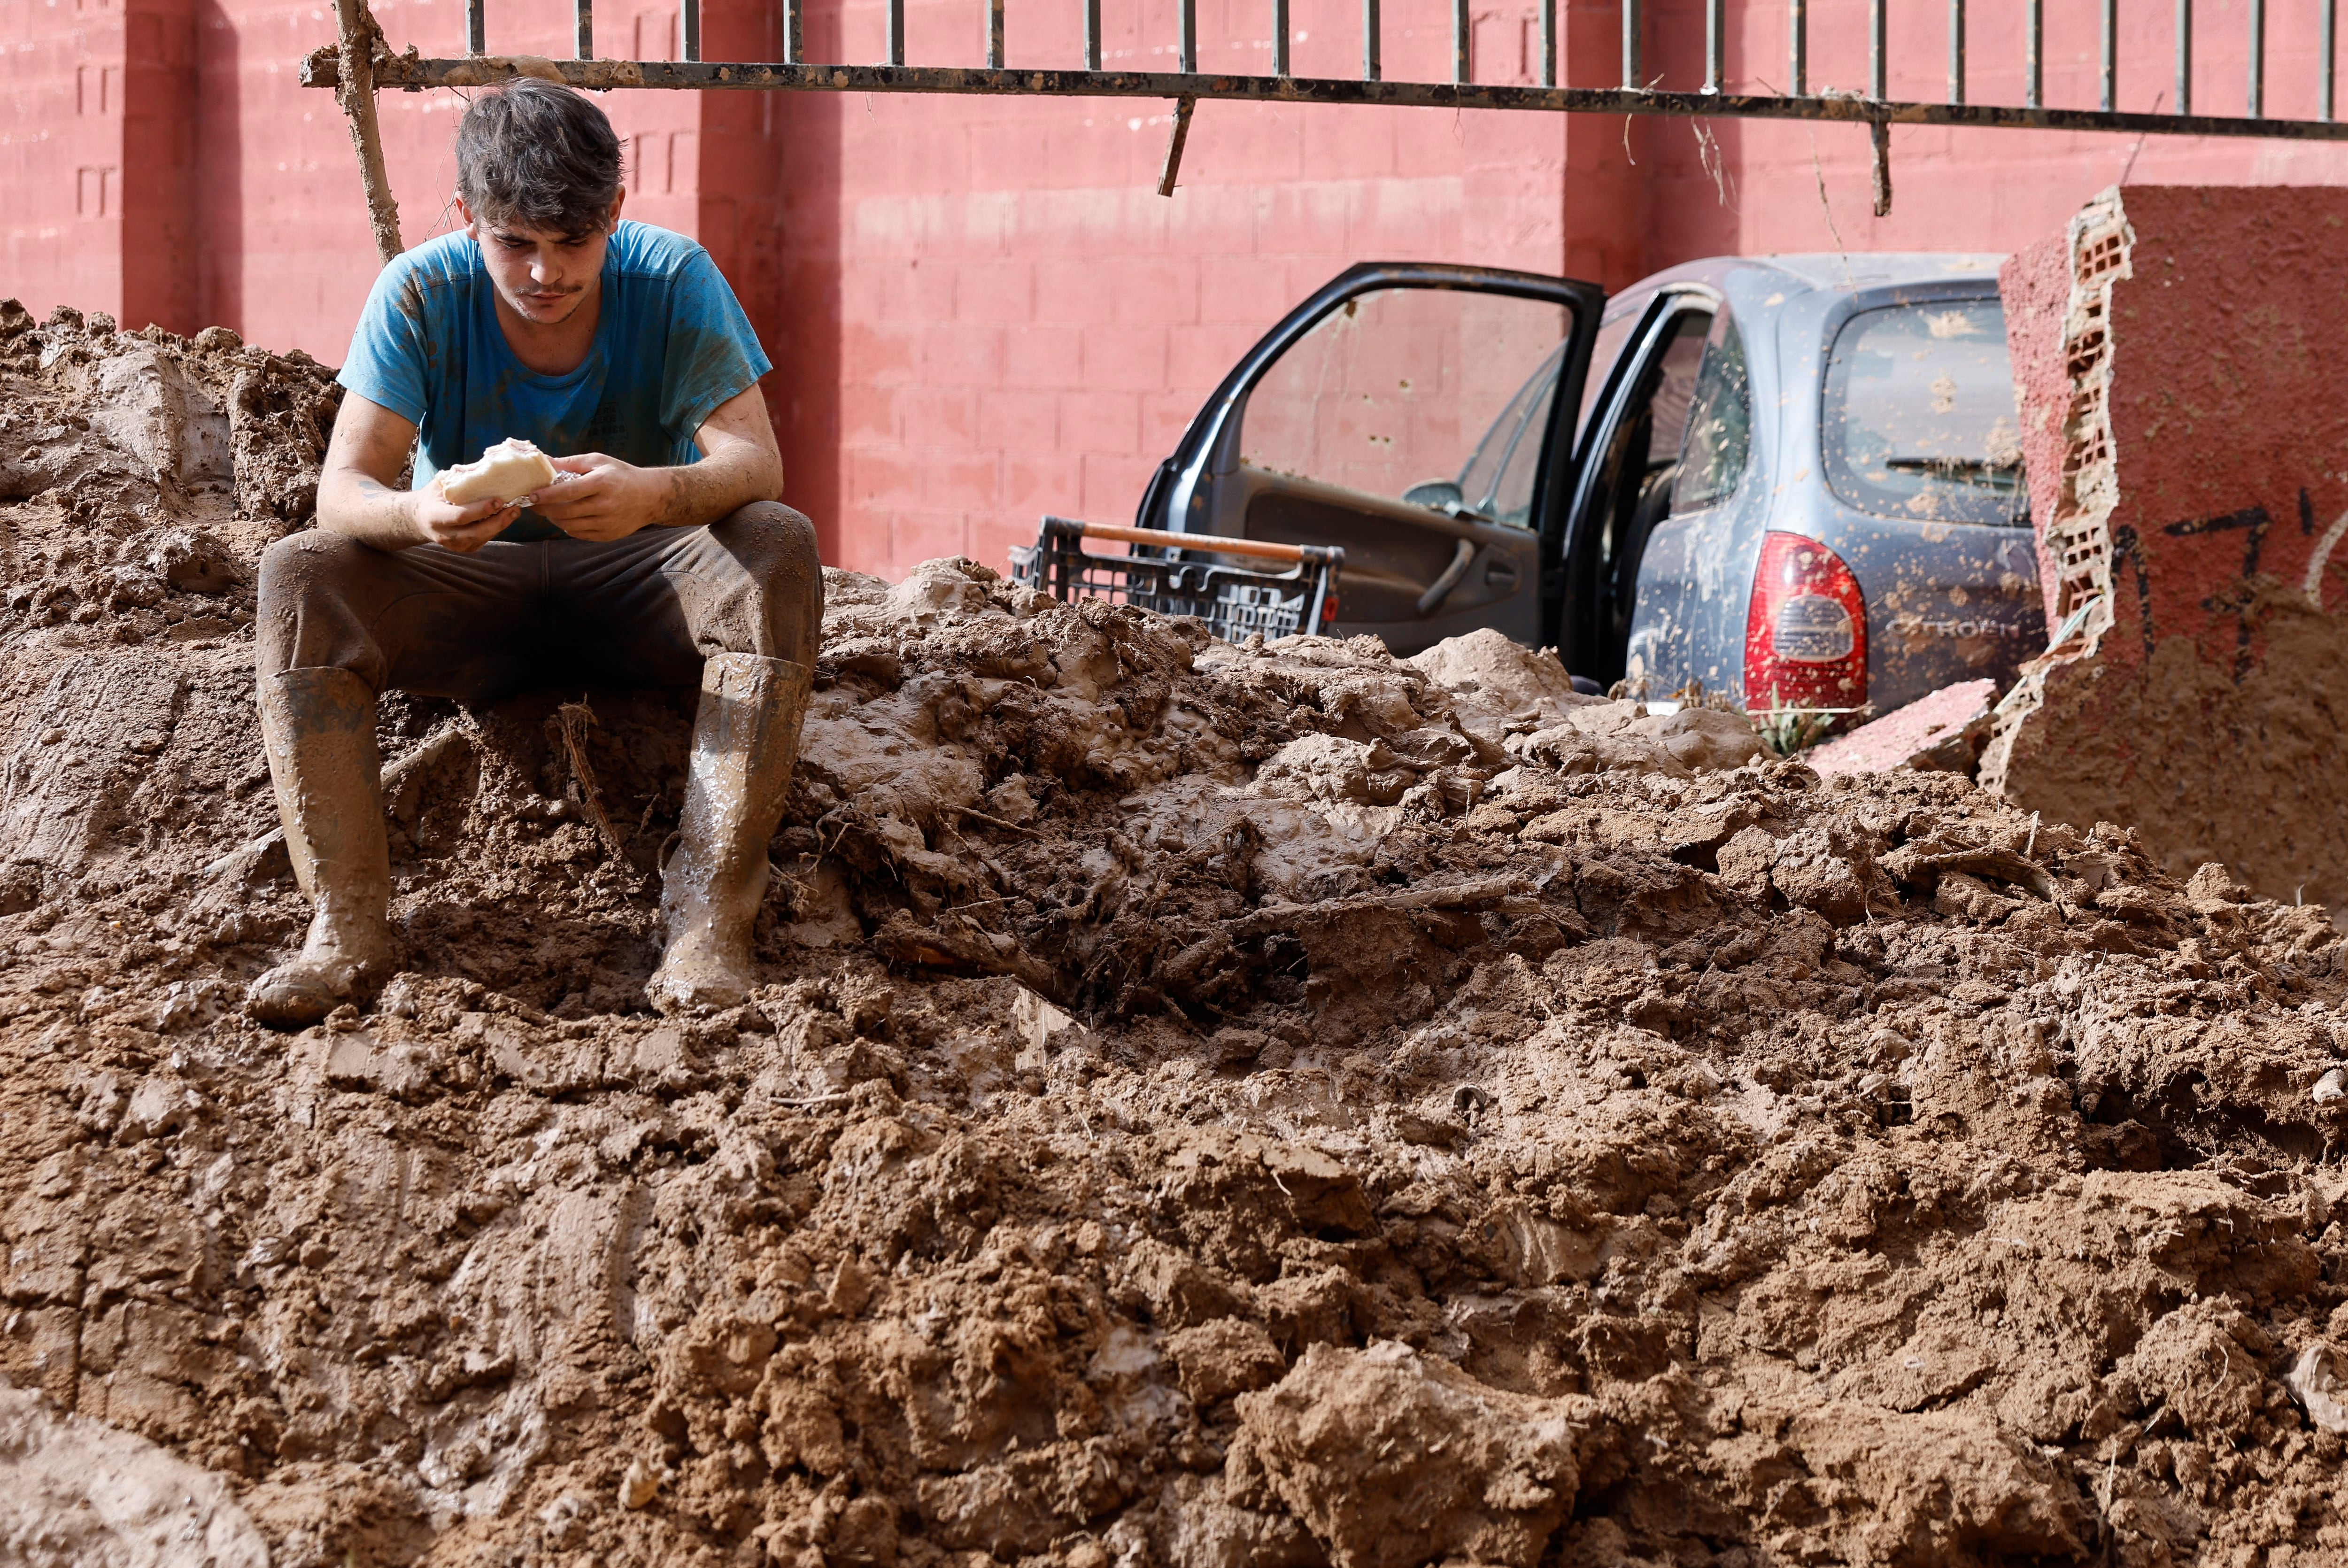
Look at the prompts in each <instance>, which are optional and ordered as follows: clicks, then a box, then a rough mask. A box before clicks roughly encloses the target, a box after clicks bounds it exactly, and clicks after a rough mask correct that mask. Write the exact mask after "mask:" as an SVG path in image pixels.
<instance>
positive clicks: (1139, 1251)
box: [1126, 1236, 1246, 1328]
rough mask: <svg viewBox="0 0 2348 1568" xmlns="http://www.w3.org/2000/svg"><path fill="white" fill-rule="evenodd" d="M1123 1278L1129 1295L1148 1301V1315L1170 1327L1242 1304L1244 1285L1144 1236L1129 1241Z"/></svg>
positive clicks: (1224, 1312) (1193, 1322) (1216, 1315)
mask: <svg viewBox="0 0 2348 1568" xmlns="http://www.w3.org/2000/svg"><path fill="white" fill-rule="evenodd" d="M1126 1279H1127V1280H1128V1284H1129V1288H1130V1290H1131V1292H1132V1294H1133V1295H1136V1296H1138V1299H1139V1300H1140V1301H1142V1302H1146V1303H1147V1304H1148V1310H1149V1315H1150V1317H1151V1319H1152V1320H1153V1321H1155V1322H1157V1323H1159V1324H1161V1325H1163V1326H1167V1327H1170V1328H1186V1327H1191V1326H1196V1325H1199V1324H1202V1323H1208V1322H1211V1321H1213V1320H1214V1319H1217V1318H1221V1317H1228V1316H1230V1315H1231V1314H1233V1313H1234V1312H1237V1311H1239V1310H1240V1309H1241V1307H1243V1306H1244V1305H1246V1304H1245V1302H1244V1300H1243V1299H1242V1297H1241V1291H1242V1290H1243V1289H1244V1288H1245V1287H1243V1286H1241V1285H1240V1284H1238V1283H1237V1282H1235V1281H1232V1280H1229V1279H1226V1278H1224V1277H1223V1276H1222V1275H1221V1274H1219V1273H1218V1272H1217V1271H1215V1270H1214V1269H1211V1268H1210V1267H1208V1266H1207V1265H1206V1264H1201V1263H1200V1262H1199V1261H1198V1260H1197V1259H1196V1258H1193V1257H1191V1256H1190V1255H1189V1254H1188V1253H1182V1252H1178V1251H1176V1250H1175V1249H1174V1248H1172V1247H1169V1246H1168V1245H1167V1244H1166V1243H1163V1242H1160V1241H1155V1240H1152V1239H1151V1238H1149V1237H1148V1236H1144V1237H1142V1238H1141V1239H1140V1240H1138V1241H1137V1242H1135V1243H1133V1250H1132V1251H1131V1253H1128V1258H1127V1264H1126Z"/></svg>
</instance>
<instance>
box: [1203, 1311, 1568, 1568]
mask: <svg viewBox="0 0 2348 1568" xmlns="http://www.w3.org/2000/svg"><path fill="white" fill-rule="evenodd" d="M1239 1413H1240V1420H1241V1425H1242V1427H1243V1428H1244V1429H1245V1432H1246V1435H1247V1438H1248V1440H1249V1443H1248V1446H1249V1454H1250V1457H1251V1460H1252V1461H1253V1463H1254V1464H1255V1465H1256V1466H1257V1467H1260V1469H1261V1470H1262V1476H1263V1479H1264V1480H1265V1482H1266V1483H1268V1485H1269V1487H1270V1489H1271V1490H1272V1491H1273V1492H1274V1493H1275V1494H1277V1495H1278V1497H1279V1498H1280V1500H1281V1501H1282V1502H1284V1503H1286V1504H1287V1505H1288V1508H1289V1511H1291V1512H1292V1513H1294V1514H1295V1515H1296V1517H1297V1518H1298V1519H1300V1520H1302V1521H1303V1522H1304V1525H1305V1528H1306V1529H1308V1530H1310V1531H1312V1532H1313V1536H1314V1538H1315V1539H1317V1540H1318V1541H1319V1542H1321V1544H1322V1545H1323V1547H1324V1548H1326V1549H1327V1551H1328V1553H1329V1557H1330V1561H1331V1562H1332V1563H1334V1564H1335V1565H1336V1568H1417V1565H1418V1564H1420V1563H1433V1562H1439V1561H1441V1560H1443V1559H1445V1558H1449V1557H1458V1558H1466V1559H1468V1561H1470V1562H1474V1563H1490V1564H1496V1565H1498V1564H1510V1565H1521V1568H1531V1565H1532V1564H1534V1563H1538V1562H1539V1561H1540V1555H1541V1552H1542V1549H1543V1548H1544V1547H1545V1546H1546V1545H1547V1544H1548V1542H1549V1538H1550V1534H1551V1533H1552V1532H1554V1531H1555V1530H1556V1529H1557V1527H1558V1526H1559V1525H1560V1524H1561V1523H1563V1522H1564V1521H1565V1519H1566V1517H1567V1516H1568V1514H1569V1513H1570V1512H1571V1511H1572V1508H1573V1501H1574V1496H1575V1494H1576V1492H1577V1491H1579V1490H1580V1488H1581V1471H1582V1470H1583V1468H1584V1466H1585V1464H1586V1463H1587V1461H1588V1460H1590V1459H1591V1458H1592V1457H1593V1456H1594V1451H1595V1449H1597V1448H1598V1446H1599V1444H1600V1442H1601V1428H1600V1424H1599V1423H1600V1418H1599V1415H1598V1411H1597V1407H1596V1406H1595V1405H1594V1404H1593V1403H1592V1402H1591V1401H1590V1400H1588V1399H1583V1398H1573V1397H1569V1398H1556V1399H1543V1398H1533V1397H1531V1396H1529V1395H1524V1394H1512V1393H1506V1392H1503V1391H1501V1390H1499V1389H1498V1388H1493V1387H1488V1386H1487V1385H1485V1384H1482V1383H1478V1382H1477V1381H1476V1380H1475V1379H1474V1378H1472V1377H1468V1374H1466V1373H1465V1372H1462V1371H1460V1370H1459V1369H1458V1368H1457V1367H1452V1366H1449V1365H1447V1363H1444V1362H1440V1361H1435V1360H1431V1359H1428V1358H1427V1357H1422V1356H1420V1355H1418V1354H1417V1353H1416V1352H1415V1351H1413V1350H1411V1349H1410V1348H1409V1347H1408V1346H1403V1345H1398V1344H1395V1343H1394V1342H1392V1341H1383V1342H1381V1343H1379V1344H1377V1345H1374V1346H1371V1347H1370V1348H1369V1349H1367V1350H1342V1349H1337V1348H1335V1347H1334V1346H1326V1345H1316V1346H1313V1347H1312V1348H1311V1349H1310V1350H1308V1351H1306V1352H1305V1353H1304V1357H1303V1359H1302V1360H1301V1361H1299V1362H1298V1363H1297V1364H1296V1366H1295V1367H1293V1368H1292V1369H1291V1371H1290V1372H1289V1374H1288V1376H1287V1377H1284V1378H1282V1380H1281V1382H1280V1383H1279V1385H1278V1386H1276V1387H1272V1388H1269V1389H1266V1390H1264V1391H1262V1392H1261V1393H1255V1394H1243V1395H1241V1397H1240V1399H1239Z"/></svg>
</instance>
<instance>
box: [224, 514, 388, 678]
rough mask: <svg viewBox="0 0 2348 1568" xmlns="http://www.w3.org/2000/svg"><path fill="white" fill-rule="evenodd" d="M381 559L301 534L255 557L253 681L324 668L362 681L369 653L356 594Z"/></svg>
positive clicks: (326, 537) (315, 531) (331, 535)
mask: <svg viewBox="0 0 2348 1568" xmlns="http://www.w3.org/2000/svg"><path fill="white" fill-rule="evenodd" d="M383 559H384V557H383V553H382V552H380V551H377V550H373V549H370V548H369V547H368V546H366V545H364V544H361V543H360V542H358V541H356V540H355V539H351V538H349V537H347V536H346V535H344V534H340V533H335V532H333V531H329V530H326V529H321V528H312V529H304V531H301V532H300V533H294V534H289V535H287V536H286V537H285V538H283V539H281V540H279V541H278V542H276V543H274V544H273V545H271V546H270V547H269V548H268V549H267V550H265V551H263V552H262V555H261V581H260V583H259V589H260V593H259V600H260V602H259V603H258V604H257V606H256V609H257V612H258V614H257V616H256V619H255V627H254V631H255V642H256V645H257V646H256V648H255V654H256V655H257V657H258V660H259V663H260V666H261V673H262V674H263V675H264V676H267V675H273V674H274V673H276V672H277V671H279V670H284V669H303V668H310V667H314V666H322V665H342V666H344V667H345V668H349V669H354V670H359V671H361V673H366V666H368V665H370V663H371V661H373V660H374V655H375V650H374V648H373V646H372V645H371V642H370V640H369V639H368V638H367V637H366V633H365V628H364V625H363V619H364V618H363V617H361V616H359V615H358V614H356V612H355V603H354V601H355V598H356V597H357V593H356V590H357V588H358V586H359V584H360V583H363V582H364V581H365V580H366V577H367V575H368V574H369V573H371V572H373V571H375V570H376V569H378V568H379V567H380V566H381V564H382V562H383Z"/></svg>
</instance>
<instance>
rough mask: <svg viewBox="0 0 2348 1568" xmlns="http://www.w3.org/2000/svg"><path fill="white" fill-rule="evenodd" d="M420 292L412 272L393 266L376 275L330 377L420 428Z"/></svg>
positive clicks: (422, 346)
mask: <svg viewBox="0 0 2348 1568" xmlns="http://www.w3.org/2000/svg"><path fill="white" fill-rule="evenodd" d="M424 315H425V306H424V291H423V289H422V288H421V287H419V286H418V285H417V278H416V270H415V268H414V267H413V266H412V265H410V264H406V263H404V261H401V262H394V263H391V265H389V266H387V267H386V268H384V269H383V271H382V272H381V273H377V274H376V280H375V287H374V288H372V289H370V290H368V291H367V302H366V309H364V310H362V311H360V312H359V325H358V328H357V330H356V331H355V332H353V333H352V334H351V352H350V355H349V356H348V357H346V358H345V360H344V361H343V368H342V373H341V374H340V375H338V376H336V377H335V380H337V381H339V382H341V383H342V384H343V387H344V389H345V391H350V392H355V393H357V394H358V395H359V396H360V397H364V398H366V400H367V401H368V402H370V403H379V404H381V405H382V406H383V407H386V408H388V409H390V410H391V411H392V412H393V413H395V414H396V415H398V416H399V417H400V418H403V419H405V420H407V422H408V423H409V424H411V425H421V424H422V423H424V408H425V386H424V373H425V360H426V356H427V348H426V345H425V341H424Z"/></svg>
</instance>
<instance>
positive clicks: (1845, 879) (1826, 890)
mask: <svg viewBox="0 0 2348 1568" xmlns="http://www.w3.org/2000/svg"><path fill="white" fill-rule="evenodd" d="M1854 861H1855V857H1854V856H1853V855H1852V853H1851V852H1850V851H1848V850H1847V849H1844V848H1842V847H1840V846H1838V845H1837V844H1836V842H1835V841H1834V839H1833V837H1832V836H1831V835H1830V834H1829V833H1828V830H1825V829H1823V828H1804V829H1801V830H1798V831H1797V832H1793V833H1789V834H1787V836H1786V837H1785V838H1782V839H1780V840H1778V841H1777V846H1776V854H1775V855H1774V857H1773V858H1772V860H1771V861H1770V866H1769V882H1770V885H1771V886H1773V887H1775V888H1776V890H1777V891H1778V892H1780V893H1782V894H1784V895H1785V899H1786V902H1787V903H1790V904H1794V905H1796V906H1797V907H1798V908H1802V909H1814V910H1816V911H1818V913H1820V914H1822V915H1825V916H1826V917H1827V918H1828V920H1830V921H1833V922H1834V923H1836V924H1837V925H1849V924H1850V923H1853V922H1855V921H1857V920H1859V919H1860V918H1862V917H1863V916H1864V915H1865V914H1866V913H1867V871H1868V869H1869V868H1868V866H1867V865H1866V864H1865V863H1864V862H1863V861H1859V862H1858V863H1854Z"/></svg>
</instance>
